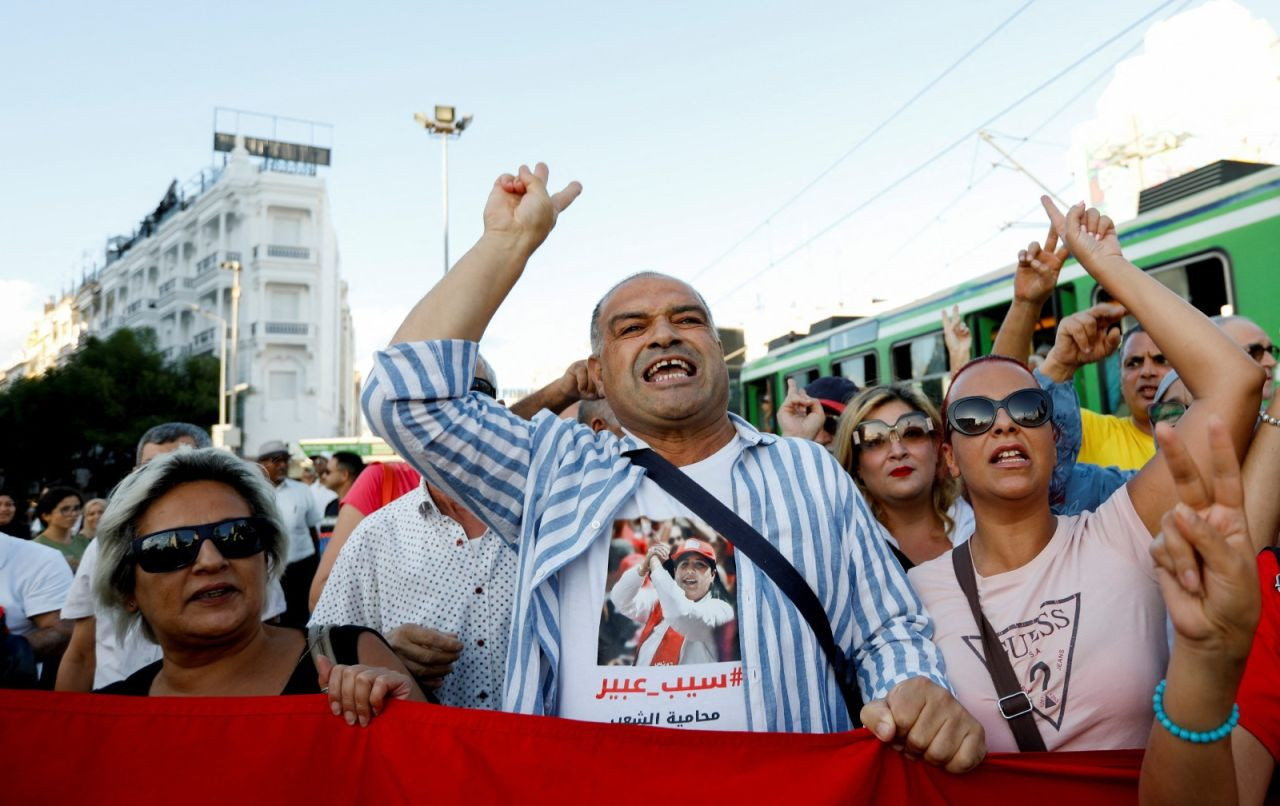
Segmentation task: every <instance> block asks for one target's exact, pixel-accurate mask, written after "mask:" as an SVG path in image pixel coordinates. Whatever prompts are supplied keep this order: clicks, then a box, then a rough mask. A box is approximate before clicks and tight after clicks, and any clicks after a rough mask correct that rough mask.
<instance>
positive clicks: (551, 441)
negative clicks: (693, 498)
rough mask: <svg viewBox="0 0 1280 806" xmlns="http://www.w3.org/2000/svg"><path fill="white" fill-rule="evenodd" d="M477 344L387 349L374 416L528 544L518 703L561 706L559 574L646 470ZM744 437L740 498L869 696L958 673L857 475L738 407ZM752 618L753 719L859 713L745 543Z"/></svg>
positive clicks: (624, 445)
mask: <svg viewBox="0 0 1280 806" xmlns="http://www.w3.org/2000/svg"><path fill="white" fill-rule="evenodd" d="M477 352H478V347H477V345H476V344H475V343H474V342H468V341H434V342H420V343H411V344H397V345H393V346H392V347H390V348H388V349H387V350H385V351H383V352H381V353H378V355H377V356H376V360H375V365H374V370H373V373H372V374H371V376H370V378H369V383H368V386H367V387H366V388H365V392H364V409H365V413H366V415H367V416H368V418H369V424H370V426H371V427H372V428H373V430H374V431H375V432H376V433H378V434H379V435H381V436H382V437H383V438H385V439H386V440H387V441H388V442H389V443H391V445H392V446H393V447H394V448H395V449H396V452H397V453H399V454H400V455H401V456H403V457H405V459H407V460H408V461H409V462H410V463H411V464H413V466H414V467H416V468H417V469H418V470H419V471H420V472H421V473H422V474H423V475H424V476H425V477H426V478H427V479H428V480H429V481H430V482H431V483H432V484H435V485H437V486H439V487H440V488H442V489H444V490H445V491H446V492H447V493H448V494H449V495H451V496H453V497H454V498H456V499H458V500H460V501H462V502H464V503H465V504H466V506H467V508H468V509H470V510H471V511H472V512H473V513H475V515H476V516H477V517H479V518H480V519H481V520H483V521H484V522H485V523H487V524H488V525H489V527H490V528H492V529H493V530H494V531H495V532H497V533H498V534H499V535H502V536H503V537H504V538H505V539H507V540H509V541H511V542H512V543H513V544H515V545H516V546H517V547H518V548H519V554H520V563H519V579H518V580H517V581H516V604H515V613H514V614H513V618H512V632H511V642H510V648H509V650H508V653H507V673H506V691H505V703H504V708H505V709H506V710H509V711H515V712H518V713H527V714H554V713H556V711H557V708H556V694H557V682H558V680H557V671H558V667H559V660H560V646H561V636H560V582H559V577H558V575H557V572H559V571H560V570H561V569H563V568H564V567H565V566H566V564H568V563H569V562H571V561H573V560H575V559H577V558H578V557H580V556H582V555H583V554H584V552H585V551H586V550H587V548H588V547H589V546H590V545H591V543H592V541H594V540H608V539H609V538H610V534H611V527H612V523H613V520H614V517H615V515H616V513H617V512H618V511H619V510H620V509H621V508H622V505H623V504H624V503H626V502H627V501H628V500H629V499H630V498H631V497H632V495H633V494H634V493H635V490H636V488H637V486H638V485H639V483H640V480H641V478H642V476H643V474H644V471H643V470H641V469H640V468H639V467H637V466H635V465H633V464H632V463H631V462H630V460H629V459H627V457H625V456H623V452H625V451H629V450H634V449H636V448H640V447H643V446H642V445H641V443H640V442H639V441H638V440H636V439H634V438H632V437H624V438H622V439H616V438H614V437H613V436H612V435H609V434H604V433H602V434H595V433H593V432H592V431H591V429H590V428H587V427H586V426H583V425H579V424H578V423H575V422H572V421H567V420H560V419H558V418H556V417H555V416H553V415H551V414H550V413H549V412H543V413H541V414H539V415H538V416H537V417H535V418H534V419H533V420H532V421H531V422H530V421H525V420H522V419H520V418H519V417H516V416H515V415H513V414H511V413H510V412H509V411H507V410H506V409H505V408H503V407H501V406H499V405H497V404H496V403H495V402H494V401H492V400H491V399H489V398H488V397H486V396H483V395H479V394H469V393H468V389H469V388H470V385H471V381H472V378H473V377H474V374H475V361H476V355H477ZM730 416H731V417H732V420H733V424H734V426H735V427H736V428H737V431H738V435H739V436H740V437H741V439H742V440H743V441H744V443H745V445H744V448H743V451H742V454H741V456H740V457H739V458H738V461H737V463H736V464H735V466H734V468H733V501H732V502H727V503H729V504H730V508H731V509H733V510H734V511H735V512H737V513H738V515H739V516H740V517H742V519H743V520H745V521H746V522H747V523H749V524H751V526H752V527H754V528H755V529H756V530H757V531H759V532H760V534H762V535H764V536H765V537H766V538H767V539H768V540H770V541H771V542H772V543H773V544H774V545H775V546H776V547H777V548H778V550H779V551H781V552H782V554H783V556H785V557H786V558H787V559H788V560H790V561H791V562H792V563H793V564H794V565H795V566H796V568H797V569H798V570H799V571H800V573H801V575H802V576H803V577H804V578H805V579H806V580H807V581H808V582H809V584H810V585H812V586H813V589H814V591H815V592H816V593H817V594H818V599H819V600H820V601H821V602H822V605H823V608H824V609H825V610H826V613H827V617H828V618H829V619H830V620H831V629H832V632H833V634H834V636H835V640H836V644H837V645H838V646H840V647H842V648H843V649H845V651H846V652H848V653H849V656H850V657H851V658H852V659H853V661H854V662H855V664H856V666H857V669H858V681H859V685H860V687H861V690H862V696H863V698H864V699H866V700H870V699H875V698H881V697H884V696H886V695H887V694H888V692H889V690H890V689H892V688H893V687H894V686H895V685H897V684H898V683H900V682H902V681H904V680H906V679H908V678H911V677H926V678H928V679H930V680H932V681H934V682H935V683H937V684H939V685H941V686H944V687H947V682H946V676H945V671H944V668H943V661H942V655H941V653H940V652H939V651H938V649H937V647H935V646H934V644H933V642H932V641H931V640H930V637H931V636H932V630H933V628H932V624H931V623H930V621H929V617H928V615H927V614H926V613H925V610H924V606H923V605H922V604H921V603H920V600H919V599H918V598H917V597H916V595H915V593H914V592H913V591H912V590H911V588H910V586H909V585H908V584H907V578H906V575H905V574H903V573H902V570H901V569H900V568H899V566H898V563H897V561H896V560H895V559H894V558H893V556H892V555H891V554H890V553H889V549H888V548H887V545H886V543H885V540H884V536H883V533H882V527H881V526H880V524H879V522H878V521H877V520H876V519H875V517H874V516H873V515H872V514H871V511H870V509H869V508H868V507H867V505H866V503H865V502H864V501H863V500H862V497H861V496H860V495H859V494H858V492H857V490H856V488H855V487H854V485H853V482H852V480H851V479H850V478H849V475H848V474H847V473H845V471H844V470H843V469H842V468H841V467H840V466H839V465H838V464H837V463H836V462H835V460H834V459H832V457H831V456H830V455H829V454H828V453H827V452H826V451H825V450H823V449H822V448H821V447H820V446H818V445H816V444H815V443H812V442H808V441H803V440H794V439H781V438H779V437H776V436H774V435H772V434H762V433H760V432H759V431H757V430H755V429H754V428H752V427H751V426H750V425H749V424H747V423H746V422H745V421H743V420H741V419H739V418H737V417H733V416H732V415H730ZM736 560H737V580H738V582H737V584H738V595H739V609H738V629H739V638H740V640H741V644H742V660H743V670H744V672H745V680H744V687H745V689H746V690H745V692H744V693H745V694H746V696H747V701H748V703H756V704H757V707H752V708H748V724H749V726H750V728H751V729H752V730H767V731H791V732H809V733H817V732H830V731H840V730H848V729H849V728H850V727H851V725H852V723H851V722H850V719H849V715H848V713H847V712H846V710H845V705H844V700H843V699H842V698H841V696H840V690H839V688H838V686H837V684H836V680H835V675H834V673H833V672H832V670H831V668H830V666H829V665H828V663H827V661H826V658H825V657H824V656H823V654H822V650H821V648H820V647H819V646H818V642H817V640H816V639H815V638H814V637H813V633H812V630H810V628H809V626H808V624H807V623H806V622H805V621H804V618H803V617H802V616H801V615H800V612H799V611H798V610H797V609H796V608H795V607H794V606H793V605H792V604H791V601H790V600H789V599H788V598H787V597H786V596H785V595H784V594H783V593H782V592H781V591H779V590H778V588H777V587H776V586H774V585H773V584H772V582H771V581H770V580H769V578H768V576H767V575H765V574H764V573H763V572H761V571H760V570H759V569H758V568H756V567H755V566H754V565H753V564H752V563H751V562H750V561H749V560H748V559H747V558H746V557H745V556H742V554H741V553H739V555H738V557H737V558H736Z"/></svg>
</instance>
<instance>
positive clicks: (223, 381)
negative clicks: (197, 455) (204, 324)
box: [191, 302, 227, 427]
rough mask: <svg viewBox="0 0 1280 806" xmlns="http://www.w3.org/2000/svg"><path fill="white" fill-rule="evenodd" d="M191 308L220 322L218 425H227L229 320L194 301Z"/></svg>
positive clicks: (207, 317) (205, 316)
mask: <svg viewBox="0 0 1280 806" xmlns="http://www.w3.org/2000/svg"><path fill="white" fill-rule="evenodd" d="M191 310H192V311H194V312H196V313H197V314H199V315H200V316H203V317H204V318H206V319H212V320H213V321H215V322H217V323H218V425H220V426H223V427H225V426H226V425H227V320H226V319H223V318H222V317H221V316H218V315H217V314H216V313H213V312H212V311H206V310H205V309H204V308H201V307H200V306H199V305H197V304H195V303H194V302H193V303H191Z"/></svg>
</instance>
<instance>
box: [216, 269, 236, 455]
mask: <svg viewBox="0 0 1280 806" xmlns="http://www.w3.org/2000/svg"><path fill="white" fill-rule="evenodd" d="M218 265H219V266H220V267H221V268H223V269H226V270H227V271H229V272H231V382H230V384H229V386H230V387H231V392H230V407H231V424H232V425H235V421H236V395H237V394H238V392H239V390H240V384H239V383H238V381H239V377H240V361H239V357H240V261H238V260H224V261H222V263H220V264H218ZM236 442H237V445H236V447H239V439H238V438H237V439H236Z"/></svg>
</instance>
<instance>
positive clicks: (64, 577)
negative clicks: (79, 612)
mask: <svg viewBox="0 0 1280 806" xmlns="http://www.w3.org/2000/svg"><path fill="white" fill-rule="evenodd" d="M70 587H71V568H70V567H69V566H68V565H67V561H66V560H65V559H64V558H63V556H62V552H60V551H57V550H56V549H51V548H48V547H47V546H41V545H39V544H36V543H32V542H31V541H30V540H23V539H22V538H20V537H13V536H12V535H7V534H4V533H2V532H0V607H3V608H4V623H5V626H7V627H8V628H9V632H11V633H13V634H14V635H26V634H27V633H29V632H33V631H34V630H36V629H38V628H37V627H36V625H35V622H33V621H32V620H31V617H32V616H38V615H40V614H42V613H52V612H56V611H57V610H59V609H60V608H61V607H62V600H63V599H66V598H67V590H68V589H69V588H70Z"/></svg>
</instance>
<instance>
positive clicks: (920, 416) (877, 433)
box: [853, 411, 933, 451]
mask: <svg viewBox="0 0 1280 806" xmlns="http://www.w3.org/2000/svg"><path fill="white" fill-rule="evenodd" d="M932 433H933V421H932V420H930V419H929V415H927V414H925V413H924V412H923V411H909V412H907V413H906V414H904V415H902V416H901V417H899V418H898V420H897V422H895V423H894V424H893V425H889V424H888V423H886V422H884V421H883V420H863V421H862V422H860V423H858V427H857V428H855V429H854V430H853V444H854V445H856V446H857V447H859V448H861V449H862V450H864V451H876V450H879V449H880V448H883V447H885V446H886V445H888V444H889V442H890V440H894V439H896V440H898V441H899V442H901V443H902V444H903V445H914V444H918V443H920V442H924V441H926V440H928V439H930V438H931V434H932Z"/></svg>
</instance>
